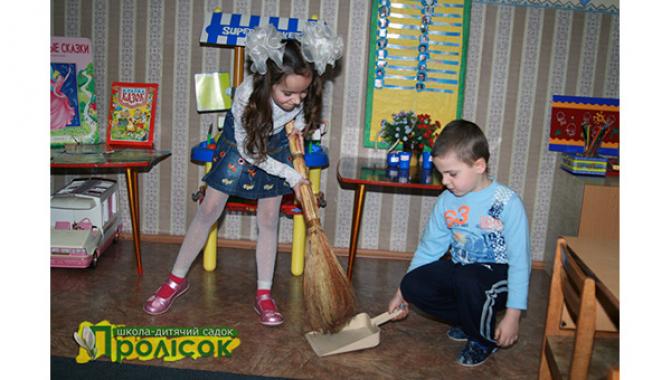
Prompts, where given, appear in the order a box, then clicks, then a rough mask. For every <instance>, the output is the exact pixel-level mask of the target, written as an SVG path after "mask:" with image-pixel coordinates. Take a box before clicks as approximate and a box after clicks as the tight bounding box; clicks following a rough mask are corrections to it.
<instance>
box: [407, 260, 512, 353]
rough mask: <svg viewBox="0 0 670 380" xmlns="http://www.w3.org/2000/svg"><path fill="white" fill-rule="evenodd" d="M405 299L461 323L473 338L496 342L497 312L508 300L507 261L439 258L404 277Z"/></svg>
mask: <svg viewBox="0 0 670 380" xmlns="http://www.w3.org/2000/svg"><path fill="white" fill-rule="evenodd" d="M400 291H401V292H402V295H403V298H404V299H405V301H407V302H409V303H411V304H413V305H414V306H416V307H417V308H419V309H420V310H422V311H424V312H425V313H428V314H430V315H433V316H435V317H437V318H439V319H441V320H444V321H445V322H447V323H448V324H449V325H451V326H459V327H461V328H462V329H463V332H465V334H466V335H468V337H469V338H470V339H472V340H476V341H478V342H480V343H484V344H491V343H495V339H494V335H495V323H496V312H498V311H500V310H503V309H505V303H506V302H507V264H468V265H461V264H454V263H453V262H452V261H451V260H438V261H435V262H433V263H430V264H426V265H423V266H420V267H418V268H415V269H414V270H412V271H411V272H409V273H407V274H406V275H405V277H403V279H402V282H401V283H400Z"/></svg>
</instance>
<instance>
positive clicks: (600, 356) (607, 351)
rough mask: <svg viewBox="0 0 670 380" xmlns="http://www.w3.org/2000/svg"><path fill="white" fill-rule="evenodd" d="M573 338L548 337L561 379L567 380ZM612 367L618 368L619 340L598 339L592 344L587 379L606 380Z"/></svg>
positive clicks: (609, 338) (548, 343)
mask: <svg viewBox="0 0 670 380" xmlns="http://www.w3.org/2000/svg"><path fill="white" fill-rule="evenodd" d="M574 342H575V338H574V337H571V336H548V337H547V345H548V348H549V349H550V350H551V352H552V353H553V356H554V358H555V360H556V366H557V367H558V370H559V372H560V373H561V377H562V378H564V379H568V378H569V377H568V372H569V370H570V359H571V357H572V350H573V345H574ZM612 367H617V368H618V367H619V338H616V337H598V338H596V339H595V341H594V344H593V354H592V355H591V364H590V365H589V376H588V378H589V379H606V378H607V374H608V372H609V370H610V368H612Z"/></svg>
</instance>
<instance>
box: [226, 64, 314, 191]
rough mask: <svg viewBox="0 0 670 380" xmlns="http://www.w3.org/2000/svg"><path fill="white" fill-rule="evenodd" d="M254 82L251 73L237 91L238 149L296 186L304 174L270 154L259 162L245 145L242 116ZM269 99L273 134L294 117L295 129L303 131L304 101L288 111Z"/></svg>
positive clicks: (234, 114) (250, 161)
mask: <svg viewBox="0 0 670 380" xmlns="http://www.w3.org/2000/svg"><path fill="white" fill-rule="evenodd" d="M253 84H254V80H253V75H249V76H247V77H246V78H245V79H244V81H242V84H240V86H239V87H238V88H237V90H236V91H235V99H234V100H233V108H232V112H233V116H234V119H235V141H236V142H237V150H238V151H239V152H240V156H242V158H244V159H245V160H246V161H247V162H249V163H250V164H252V165H255V166H256V167H258V168H260V169H261V170H263V171H265V172H266V173H268V174H272V175H275V176H277V177H281V178H284V179H285V180H286V181H287V182H288V183H289V185H290V186H291V187H294V186H295V185H297V184H298V182H300V180H301V179H302V176H301V175H300V174H299V173H298V172H297V171H296V170H295V169H293V168H292V167H291V166H289V165H286V164H284V163H281V162H279V161H277V160H275V159H274V158H272V157H270V156H267V158H266V160H265V161H263V162H260V163H259V162H258V161H257V160H255V159H254V158H253V157H251V155H250V154H249V152H247V151H246V148H245V147H244V139H245V138H246V136H247V132H246V131H245V129H244V125H243V123H242V116H243V115H244V110H245V109H246V108H247V104H249V97H250V96H251V93H252V92H253V89H254V87H253ZM269 101H270V102H271V103H272V121H273V123H272V125H273V128H272V134H273V135H275V134H277V133H280V132H281V131H282V130H283V129H284V125H285V124H286V123H288V122H289V121H291V120H293V119H295V124H294V126H295V129H297V130H298V131H302V130H303V129H304V128H305V118H304V113H303V105H302V103H301V104H300V105H299V106H297V107H295V108H294V109H293V110H291V111H288V112H287V111H284V110H283V109H282V108H281V107H279V106H278V105H277V104H275V102H274V100H272V99H271V100H269Z"/></svg>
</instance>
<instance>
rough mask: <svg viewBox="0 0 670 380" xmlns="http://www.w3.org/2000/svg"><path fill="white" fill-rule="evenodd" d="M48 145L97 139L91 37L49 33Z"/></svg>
mask: <svg viewBox="0 0 670 380" xmlns="http://www.w3.org/2000/svg"><path fill="white" fill-rule="evenodd" d="M50 50H51V64H50V93H51V102H50V103H51V145H52V146H62V145H65V144H72V143H81V144H95V143H98V142H99V141H100V133H99V127H98V112H97V106H96V96H95V75H94V74H95V72H94V70H93V48H92V46H91V40H89V39H88V38H78V37H57V36H52V37H51V49H50Z"/></svg>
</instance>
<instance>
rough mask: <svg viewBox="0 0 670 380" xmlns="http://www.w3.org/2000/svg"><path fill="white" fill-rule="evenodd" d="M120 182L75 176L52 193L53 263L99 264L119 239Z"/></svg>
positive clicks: (66, 264) (81, 265)
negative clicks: (109, 248)
mask: <svg viewBox="0 0 670 380" xmlns="http://www.w3.org/2000/svg"><path fill="white" fill-rule="evenodd" d="M117 214H118V185H117V183H116V181H113V180H109V179H100V178H93V179H75V180H73V181H72V182H70V183H69V184H68V185H67V186H65V187H63V188H62V189H60V190H58V191H57V192H56V193H54V194H53V195H52V197H51V266H52V267H60V268H87V267H89V266H93V267H95V265H96V264H97V262H98V258H99V257H100V255H101V254H102V253H103V252H104V251H105V249H107V247H109V246H110V245H111V244H112V242H114V241H116V240H117V239H118V235H119V233H120V231H121V223H120V221H119V219H120V218H119V216H118V215H117Z"/></svg>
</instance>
